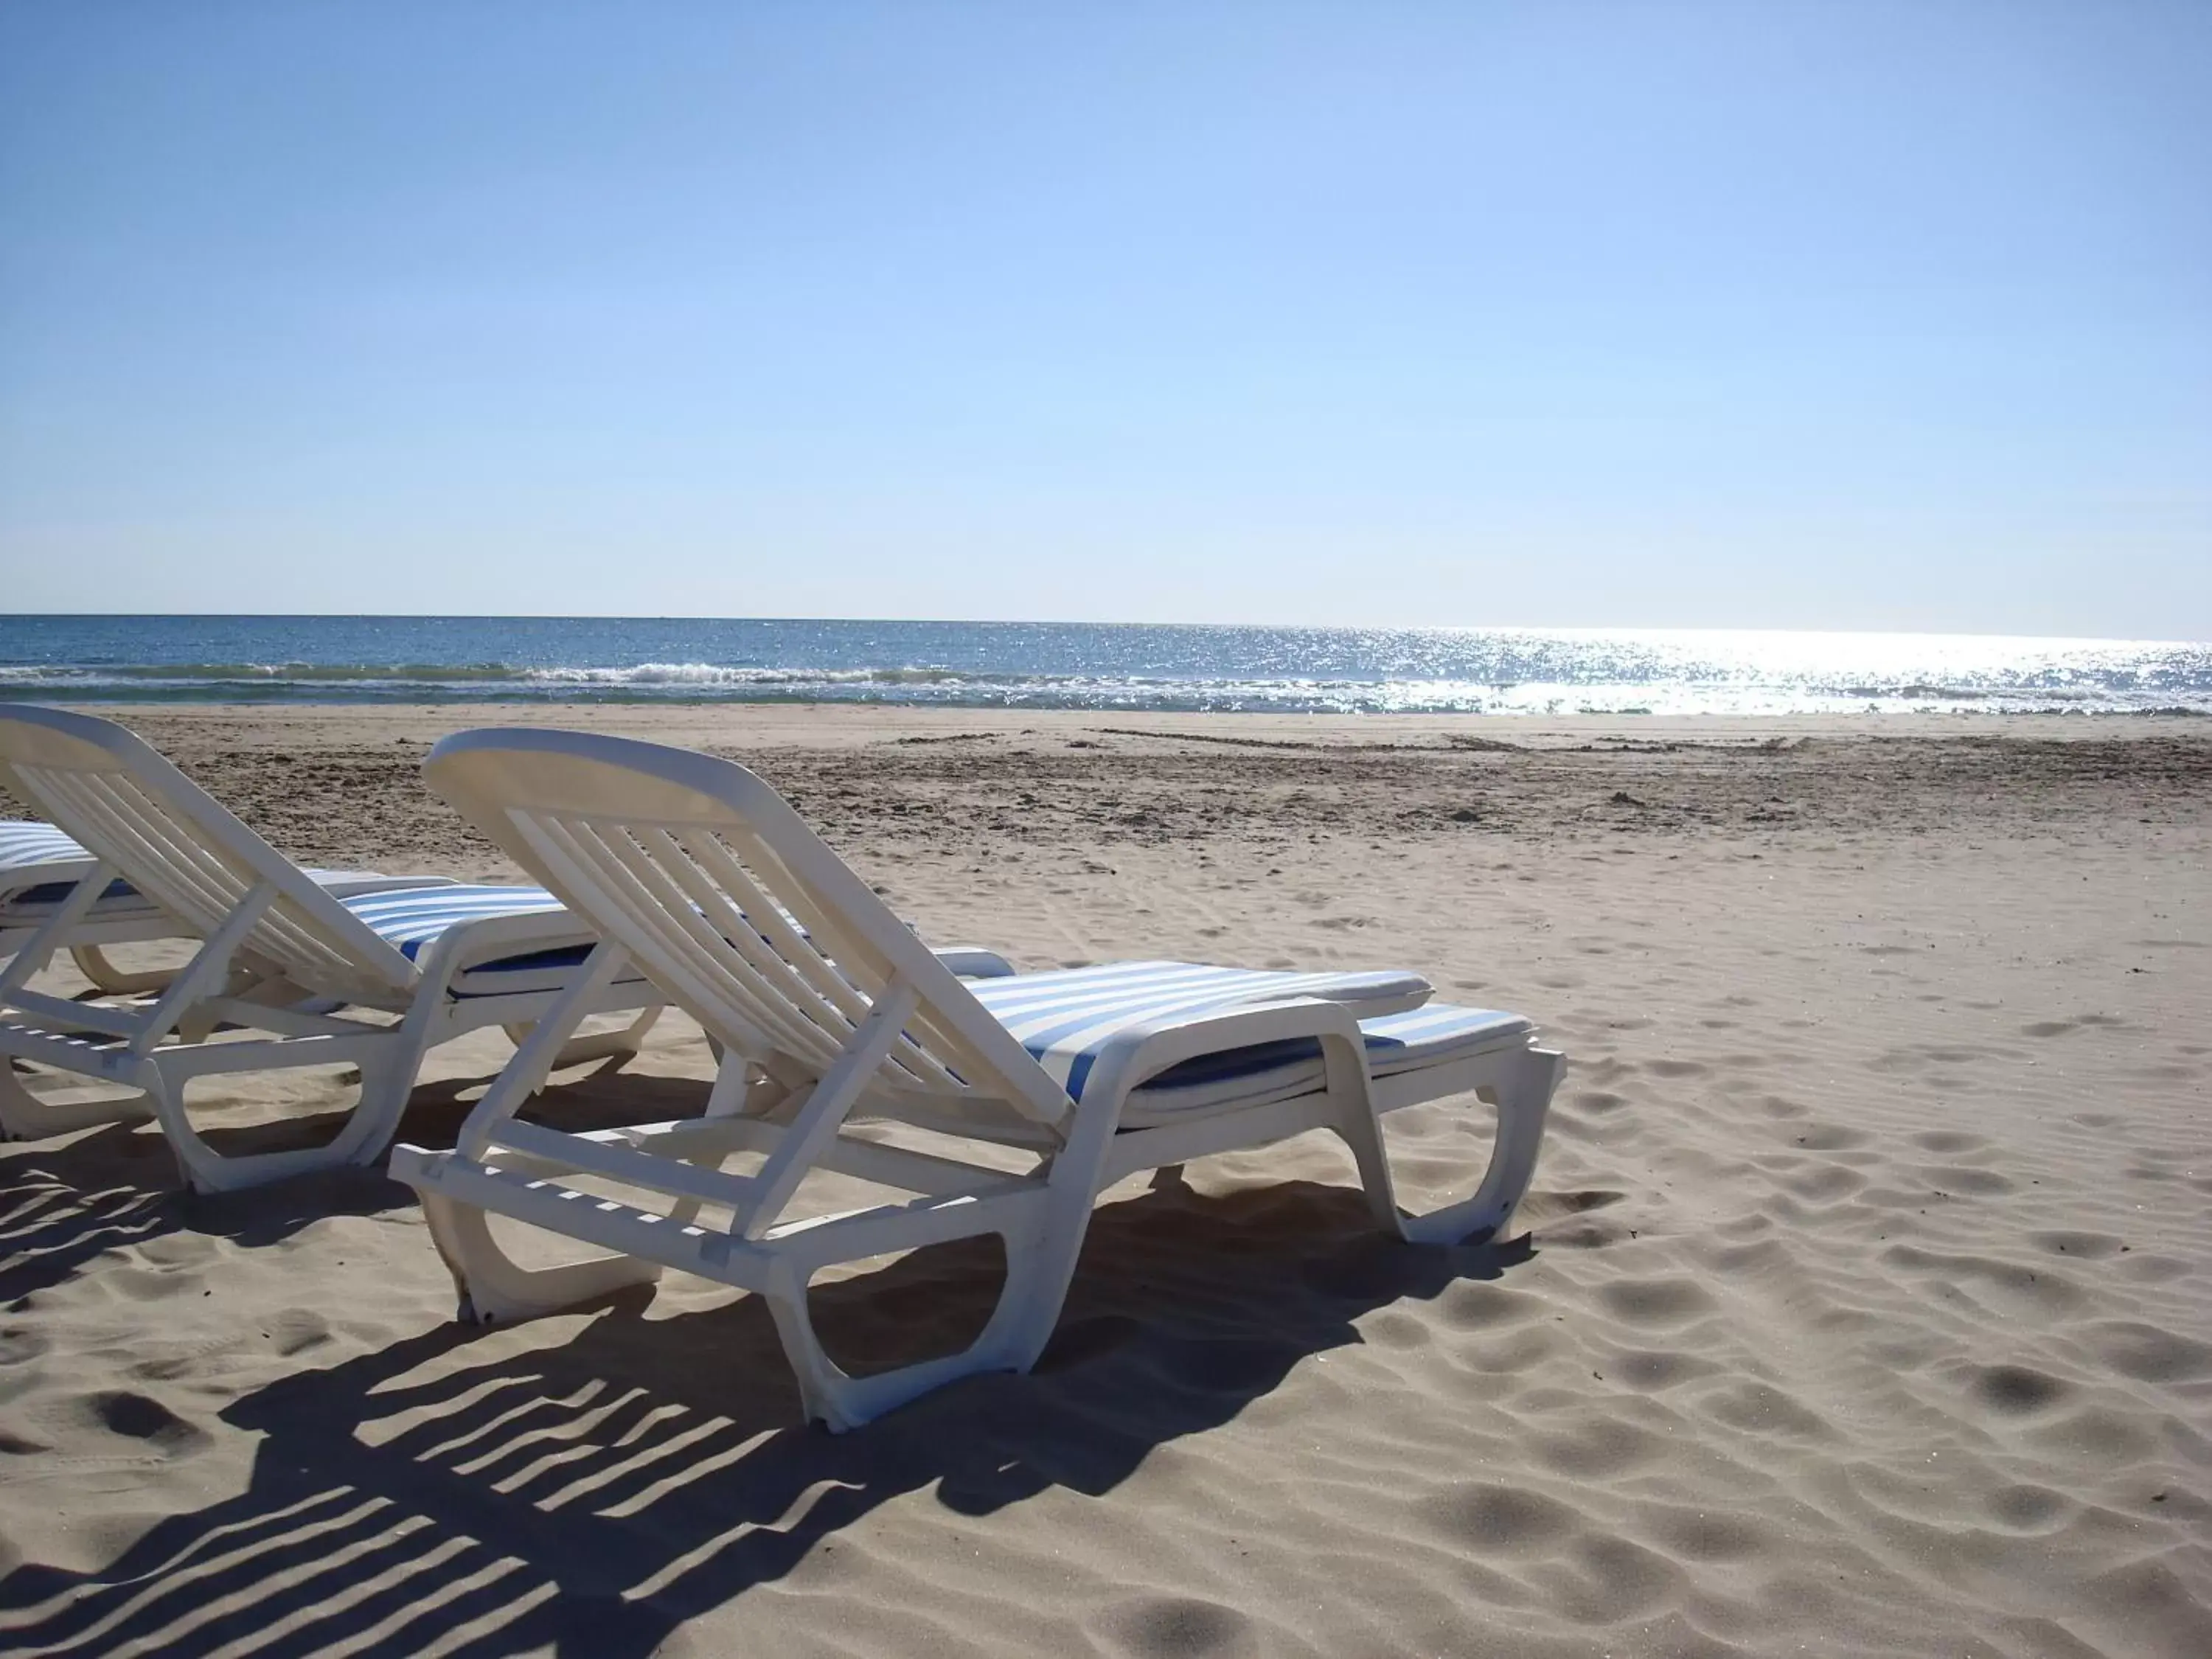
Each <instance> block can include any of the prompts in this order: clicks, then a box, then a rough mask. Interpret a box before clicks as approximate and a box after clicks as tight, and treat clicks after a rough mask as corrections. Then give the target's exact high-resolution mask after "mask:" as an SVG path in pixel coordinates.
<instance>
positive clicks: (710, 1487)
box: [0, 1178, 1529, 1659]
mask: <svg viewBox="0 0 2212 1659" xmlns="http://www.w3.org/2000/svg"><path fill="white" fill-rule="evenodd" d="M1528 1254H1529V1251H1528V1246H1527V1245H1526V1243H1525V1242H1524V1243H1518V1244H1508V1245H1503V1246H1462V1247H1456V1248H1450V1249H1422V1248H1414V1247H1409V1246H1406V1245H1403V1244H1401V1243H1396V1242H1395V1241H1391V1240H1386V1239H1383V1238H1380V1237H1377V1236H1376V1234H1375V1233H1374V1231H1372V1228H1371V1224H1370V1221H1369V1219H1368V1218H1367V1215H1366V1212H1365V1210H1364V1206H1363V1205H1362V1203H1361V1201H1360V1200H1359V1198H1358V1194H1356V1193H1352V1192H1350V1191H1346V1190H1344V1189H1340V1188H1332V1187H1322V1186H1316V1185H1314V1184H1311V1183H1308V1182H1289V1183H1283V1184H1280V1185H1270V1186H1267V1187H1264V1188H1255V1189H1251V1190H1245V1191H1238V1192H1236V1193H1234V1194H1228V1195H1225V1196H1207V1195H1202V1194H1198V1193H1196V1192H1194V1191H1193V1190H1192V1189H1191V1188H1188V1187H1186V1186H1184V1185H1182V1183H1181V1182H1178V1181H1176V1180H1174V1179H1172V1178H1164V1179H1162V1180H1161V1181H1160V1182H1158V1184H1157V1185H1156V1186H1155V1188H1153V1190H1152V1191H1151V1192H1149V1193H1146V1194H1143V1195H1141V1196H1139V1197H1137V1198H1133V1199H1131V1200H1127V1201H1124V1202H1121V1203H1117V1204H1112V1205H1109V1206H1105V1207H1103V1208H1102V1209H1101V1210H1100V1211H1099V1212H1098V1214H1097V1218H1095V1220H1094V1222H1093V1225H1092V1227H1091V1236H1090V1240H1089V1243H1088V1244H1087V1245H1086V1247H1085V1255H1084V1264H1083V1267H1082V1269H1081V1270H1080V1271H1079V1273H1078V1274H1077V1275H1076V1281H1075V1287H1074V1291H1073V1294H1072V1295H1071V1297H1070V1298H1069V1302H1068V1305H1067V1309H1066V1313H1065V1316H1064V1317H1063V1319H1062V1321H1061V1324H1060V1331H1059V1334H1058V1335H1057V1336H1056V1337H1055V1339H1054V1342H1053V1345H1052V1346H1051V1347H1050V1348H1049V1349H1048V1351H1047V1352H1046V1354H1045V1357H1044V1358H1043V1360H1042V1363H1041V1364H1039V1366H1038V1368H1037V1371H1036V1374H1035V1375H1034V1376H1030V1377H1028V1378H1017V1377H983V1378H976V1379H972V1380H970V1381H969V1382H968V1383H963V1384H961V1385H958V1386H957V1387H954V1388H951V1389H946V1390H945V1391H944V1392H943V1393H941V1394H939V1395H932V1396H929V1397H927V1398H926V1399H924V1400H922V1401H919V1402H917V1403H916V1404H915V1405H913V1406H910V1407H907V1408H906V1409H904V1410H902V1411H900V1412H897V1413H893V1414H892V1415H891V1416H890V1417H888V1418H886V1419H884V1420H882V1421H881V1422H878V1423H877V1424H874V1425H871V1426H870V1427H869V1428H867V1429H866V1430H865V1431H861V1432H859V1433H855V1434H852V1435H846V1436H835V1437H833V1436H830V1435H827V1434H824V1433H822V1432H819V1431H814V1430H810V1429H805V1428H801V1427H799V1426H796V1425H795V1419H796V1417H797V1415H798V1409H799V1401H798V1394H797V1389H796V1388H795V1387H794V1385H793V1383H792V1381H791V1378H790V1376H789V1374H788V1372H787V1370H786V1368H785V1366H784V1364H783V1361H782V1358H781V1349H780V1347H779V1346H778V1344H777V1342H776V1340H775V1333H774V1330H773V1328H772V1327H771V1325H770V1323H769V1318H768V1316H767V1314H766V1312H765V1310H763V1308H762V1306H761V1305H760V1304H758V1303H757V1301H756V1300H755V1299H753V1298H750V1297H745V1298H741V1299H739V1300H738V1301H736V1302H734V1303H731V1304H725V1305H722V1306H719V1307H716V1308H714V1309H711V1310H706V1311H702V1312H696V1313H688V1314H683V1315H678V1316H674V1317H668V1318H662V1319H656V1320H653V1321H651V1322H649V1324H648V1322H647V1321H646V1320H645V1319H644V1318H643V1316H642V1312H643V1308H644V1306H645V1302H646V1298H645V1297H642V1296H641V1295H636V1294H632V1295H629V1296H626V1297H623V1298H620V1299H617V1301H614V1302H611V1303H609V1304H605V1305H604V1308H603V1310H602V1311H601V1312H599V1314H598V1315H597V1316H595V1317H593V1318H592V1321H591V1322H590V1323H589V1324H587V1325H586V1326H585V1327H584V1328H583V1329H582V1330H581V1331H580V1333H578V1334H576V1335H575V1336H574V1339H573V1340H566V1341H559V1342H551V1343H548V1344H546V1345H544V1346H533V1347H531V1348H528V1349H526V1350H525V1351H522V1352H515V1351H514V1347H513V1344H514V1340H515V1333H513V1332H507V1333H505V1334H500V1335H498V1336H497V1337H496V1338H486V1339H484V1340H473V1339H474V1337H475V1334H474V1333H471V1331H469V1330H467V1329H465V1328H461V1327H458V1326H441V1327H440V1328H437V1329H436V1330H435V1331H432V1332H429V1333H427V1334H423V1335H422V1336H419V1337H416V1338H413V1339H410V1340H406V1341H403V1342H400V1343H397V1344H394V1345H393V1346H391V1347H389V1348H387V1349H385V1350H383V1351H380V1352H376V1353H374V1354H368V1355H364V1356H362V1357H361V1358H356V1359H354V1360H350V1361H348V1362H346V1363H343V1364H339V1365H337V1366H335V1367H332V1368H331V1369H329V1370H320V1371H312V1372H307V1373H302V1374H299V1375H295V1376H288V1377H286V1378H284V1379H283V1380H282V1381H280V1382H278V1383H274V1384H271V1385H270V1386H268V1387H266V1388H264V1389H260V1390H259V1391H258V1392H257V1393H255V1394H252V1395H247V1396H246V1397H244V1398H242V1399H240V1400H239V1401H235V1402H234V1404H233V1405H232V1406H231V1407H229V1408H228V1409H227V1410H225V1411H224V1412H223V1413H222V1418H223V1420H224V1421H226V1422H227V1423H228V1424H230V1425H232V1426H233V1427H234V1428H236V1429H239V1430H241V1431H248V1432H252V1433H258V1434H260V1435H263V1436H264V1437H265V1438H264V1441H263V1443H262V1444H261V1446H260V1448H259V1449H258V1453H257V1456H256V1462H255V1464H254V1468H253V1474H252V1484H251V1486H250V1487H249V1489H248V1490H247V1491H246V1492H244V1493H242V1494H240V1496H238V1497H236V1498H231V1499H229V1500H228V1501H226V1502H223V1503H221V1504H216V1505H214V1506H212V1507H211V1508H209V1509H207V1510H202V1511H200V1512H198V1513H196V1514H191V1515H187V1516H173V1517H170V1518H168V1519H166V1520H164V1521H162V1522H159V1523H158V1524H157V1525H155V1527H154V1528H153V1529H152V1530H151V1531H149V1533H147V1534H145V1535H144V1536H143V1538H142V1539H140V1540H139V1541H137V1543H136V1544H135V1545H133V1546H132V1547H131V1548H129V1549H128V1550H126V1551H125V1553H123V1555H122V1556H121V1557H120V1558H119V1559H117V1560H116V1561H114V1562H113V1563H112V1564H111V1565H109V1566H107V1567H106V1568H105V1569H103V1570H101V1571H97V1572H93V1573H87V1574H77V1573H73V1572H68V1571H61V1570H58V1569H55V1568H52V1567H46V1566H40V1565H32V1564H26V1565H21V1566H19V1567H18V1568H16V1569H15V1571H13V1572H11V1573H9V1575H8V1576H7V1577H5V1578H4V1579H0V1649H9V1650H22V1651H31V1652H39V1653H45V1654H54V1655H82V1656H90V1655H94V1654H103V1655H104V1654H109V1653H112V1652H115V1651H117V1650H122V1649H125V1648H131V1647H132V1646H133V1645H134V1644H136V1645H137V1646H139V1647H143V1648H144V1649H145V1650H149V1651H151V1650H159V1651H160V1652H161V1653H162V1654H164V1655H171V1656H178V1659H189V1656H195V1655H210V1654H214V1653H216V1652H240V1653H250V1654H252V1655H254V1656H257V1659H278V1656H296V1655H307V1654H313V1653H319V1652H321V1651H324V1650H328V1649H331V1648H334V1647H343V1648H344V1649H346V1650H349V1651H360V1650H374V1651H392V1652H412V1651H416V1650H421V1649H422V1648H424V1647H427V1646H429V1645H432V1644H436V1645H438V1646H439V1647H440V1648H441V1650H446V1651H450V1652H455V1653H460V1654H467V1655H477V1656H489V1655H499V1654H509V1653H515V1652H520V1651H526V1650H551V1651H556V1652H559V1653H562V1654H564V1655H573V1656H576V1659H622V1656H643V1655H646V1654H649V1653H651V1652H652V1651H653V1650H654V1649H655V1648H656V1647H657V1646H658V1645H659V1644H660V1643H661V1642H663V1641H664V1640H665V1638H667V1637H668V1635H669V1634H670V1633H671V1632H673V1631H674V1630H676V1629H677V1628H678V1626H681V1625H683V1624H684V1622H685V1621H687V1620H691V1619H694V1618H696V1617H697V1616H699V1615H701V1614H702V1613H708V1612H709V1611H711V1610H713V1609H714V1608H716V1607H720V1606H722V1605H724V1604H726V1603H727V1602H729V1601H732V1599H733V1598H735V1597H738V1596H740V1595H743V1594H744V1592H745V1591H746V1590H747V1589H750V1588H751V1587H753V1586H754V1585H757V1584H760V1583H769V1582H773V1581H775V1580H776V1579H778V1578H780V1577H782V1576H783V1575H784V1574H786V1573H787V1572H788V1571H791V1570H792V1568H793V1565H795V1564H796V1563H798V1562H799V1560H800V1559H802V1558H803V1557H805V1555H806V1554H807V1553H808V1552H809V1551H810V1550H811V1549H813V1548H814V1547H816V1546H817V1544H819V1543H821V1542H822V1541H823V1540H825V1539H827V1538H829V1537H830V1536H831V1535H833V1534H835V1533H836V1531H837V1530H838V1529H839V1528H842V1527H844V1526H847V1525H848V1524H851V1523H852V1522H854V1521H856V1520H858V1519H860V1518H861V1517H863V1516H866V1515H867V1514H868V1513H869V1512H870V1511H872V1510H874V1509H875V1508H876V1507H878V1505H880V1504H884V1503H885V1502H887V1501H889V1500H890V1499H892V1498H897V1497H899V1496H901V1495H902V1494H905V1493H909V1492H916V1491H918V1490H920V1489H921V1488H924V1487H927V1486H936V1488H937V1493H936V1495H937V1499H938V1501H939V1502H940V1503H942V1504H945V1505H947V1506H948V1507H950V1508H951V1509H953V1510H957V1511H958V1512H961V1513H963V1514H973V1515H983V1514H988V1513H991V1512H994V1511H996V1510H1000V1509H1003V1508H1005V1507H1006V1506H1007V1505H1009V1504H1018V1503H1020V1502H1021V1501H1023V1500H1024V1499H1025V1498H1030V1497H1032V1496H1034V1495H1036V1494H1037V1493H1039V1492H1044V1491H1046V1490H1048V1489H1049V1488H1052V1487H1055V1486H1057V1487H1063V1488H1066V1489H1069V1490H1072V1491H1074V1492H1081V1493H1085V1494H1088V1495H1093V1496H1096V1495H1099V1494H1103V1493H1105V1492H1109V1491H1111V1490H1112V1489H1113V1488H1114V1487H1115V1486H1117V1485H1118V1484H1119V1483H1121V1481H1122V1480H1125V1479H1127V1477H1128V1476H1129V1475H1130V1474H1132V1473H1133V1471H1135V1470H1136V1469H1137V1468H1139V1466H1140V1465H1141V1464H1142V1463H1143V1462H1144V1461H1145V1459H1146V1456H1147V1455H1148V1454H1149V1453H1150V1452H1151V1451H1152V1449H1154V1448H1155V1447H1158V1446H1160V1445H1162V1444H1164V1443H1167V1442H1169V1441H1171V1440H1174V1439H1176V1438H1177V1437H1182V1436H1185V1435H1190V1434H1195V1433H1199V1432H1202V1431H1206V1430H1208V1429H1212V1428H1215V1427H1218V1426H1219V1425H1222V1424H1224V1423H1226V1422H1228V1421H1229V1420H1231V1419H1233V1418H1234V1417H1235V1416H1236V1415H1237V1413H1239V1412H1240V1411H1242V1410H1243V1408H1244V1407H1245V1406H1247V1405H1248V1404H1249V1403H1250V1402H1252V1401H1255V1400H1257V1399H1259V1398H1261V1396H1263V1395H1267V1393H1269V1392H1270V1391H1271V1390H1273V1389H1274V1388H1275V1387H1276V1386H1277V1385H1278V1384H1279V1383H1281V1381H1282V1380H1283V1378H1284V1377H1285V1375H1286V1374H1287V1373H1288V1372H1289V1370H1291V1367H1292V1366H1293V1365H1294V1364H1296V1363H1297V1361H1298V1360H1299V1359H1301V1358H1304V1357H1306V1356H1308V1355H1310V1354H1314V1353H1317V1352H1325V1351H1327V1350H1328V1349H1330V1348H1334V1347H1338V1346H1344V1345H1346V1344H1351V1343H1357V1342H1358V1341H1359V1340H1360V1338H1359V1335H1358V1331H1357V1330H1356V1329H1355V1328H1354V1327H1353V1325H1352V1321H1353V1320H1354V1319H1355V1318H1356V1317H1358V1316H1359V1315H1361V1314H1364V1313H1365V1312H1368V1311H1370V1310H1373V1309H1376V1308H1379V1307H1382V1306H1385V1305H1388V1304H1391V1303H1394V1302H1397V1301H1400V1300H1401V1299H1403V1298H1406V1297H1420V1298H1427V1297H1434V1296H1436V1295H1437V1293H1438V1292H1439V1291H1442V1290H1443V1289H1444V1288H1445V1287H1446V1286H1447V1285H1450V1284H1453V1283H1455V1282H1456V1281H1459V1280H1462V1279H1470V1278H1475V1279H1487V1278H1494V1277H1496V1276H1497V1275H1498V1273H1500V1272H1501V1271H1502V1270H1503V1269H1504V1268H1505V1267H1509V1266H1510V1265H1512V1264H1514V1263H1515V1262H1517V1261H1522V1260H1523V1259H1526V1257H1527V1256H1528ZM998 1268H999V1263H998V1260H997V1255H996V1252H995V1249H993V1248H991V1247H989V1246H984V1247H982V1248H978V1247H977V1246H975V1244H973V1243H968V1244H960V1245H953V1246H947V1247H943V1248H939V1249H931V1250H926V1251H921V1252H917V1253H915V1254H914V1255H908V1256H906V1257H902V1258H901V1259H899V1260H897V1261H894V1262H892V1263H891V1264H890V1265H889V1266H887V1267H884V1268H882V1269H880V1270H878V1271H875V1272H872V1273H864V1274H862V1275H860V1276H859V1277H857V1278H854V1279H848V1280H846V1281H844V1282H842V1283H840V1284H835V1285H825V1286H823V1287H822V1288H821V1290H820V1291H819V1292H818V1293H817V1316H818V1319H819V1321H820V1323H821V1325H822V1327H823V1334H824V1337H825V1340H828V1341H829V1343H830V1344H831V1346H832V1347H833V1349H836V1350H839V1351H842V1352H844V1353H845V1354H846V1355H848V1357H850V1356H854V1355H858V1354H864V1353H871V1352H874V1351H877V1350H888V1349H893V1348H896V1347H897V1346H901V1345H902V1343H904V1342H906V1341H908V1340H912V1339H913V1338H914V1337H915V1335H916V1334H917V1333H919V1332H921V1331H923V1330H926V1329H927V1328H930V1327H931V1326H932V1325H933V1322H939V1321H944V1320H947V1319H950V1318H954V1317H962V1318H964V1317H968V1316H974V1317H975V1318H976V1319H978V1320H980V1319H981V1315H982V1310H985V1309H987V1306H988V1304H989V1302H990V1300H991V1298H992V1297H993V1295H994V1293H995V1291H996V1287H997V1279H998ZM524 1329H525V1330H526V1329H527V1328H524Z"/></svg>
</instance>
